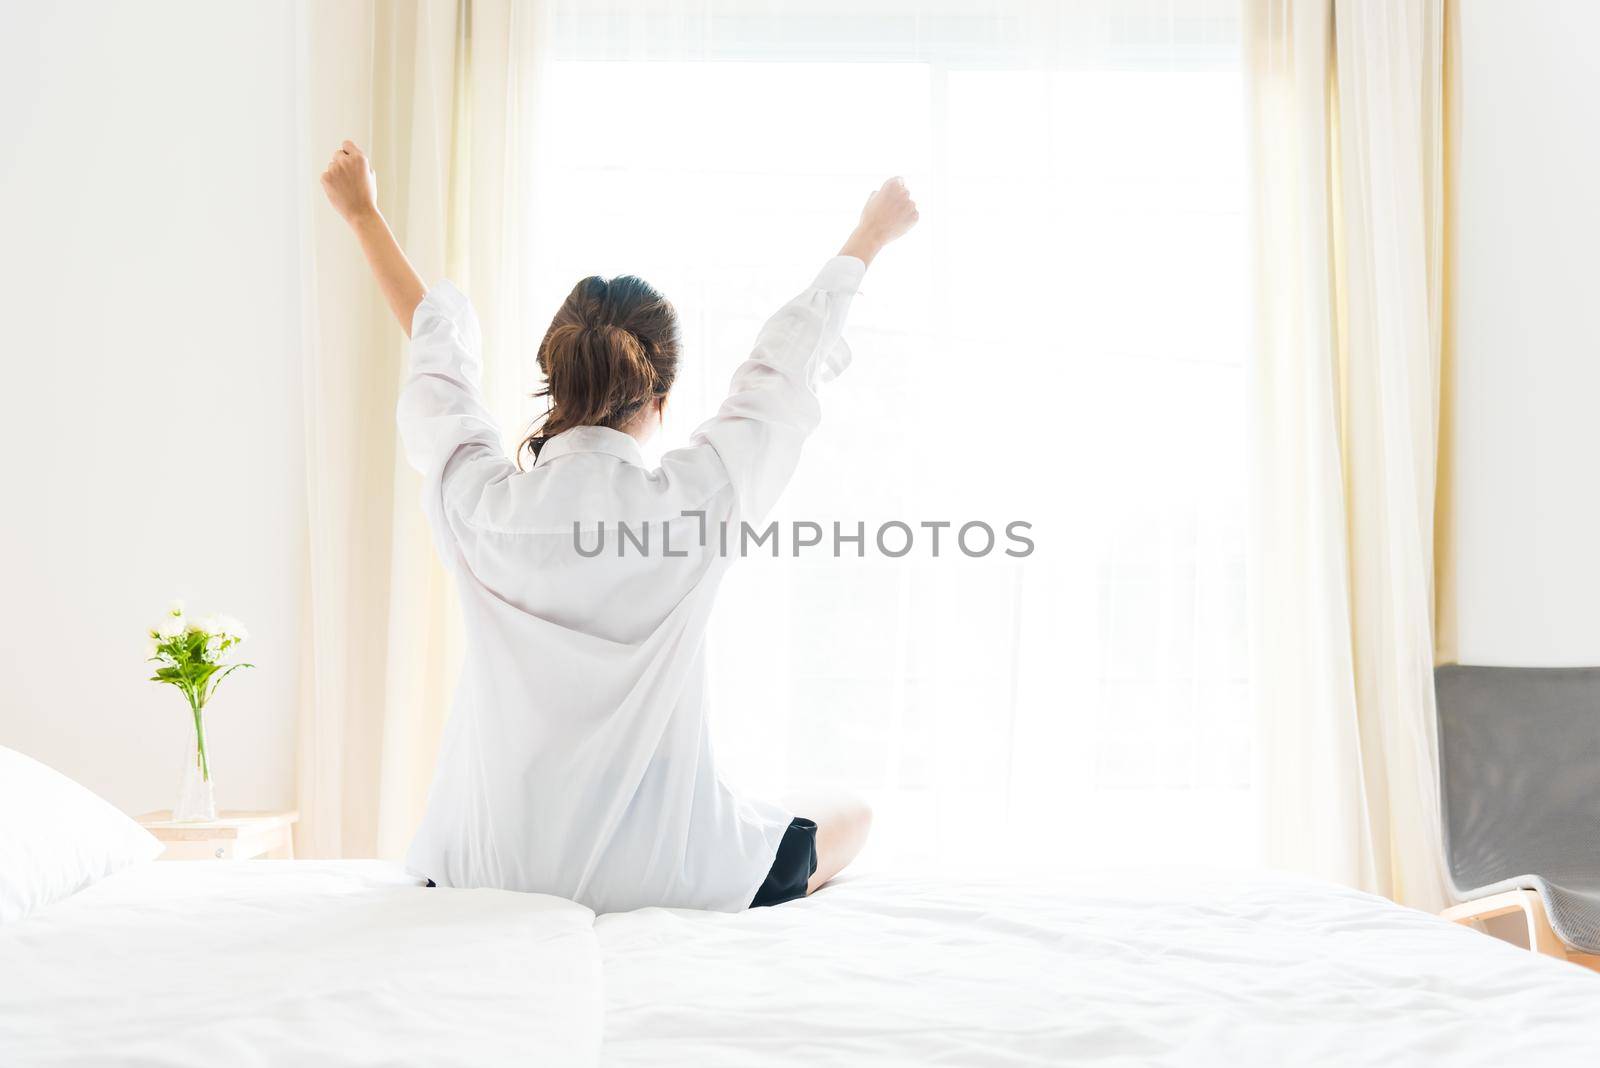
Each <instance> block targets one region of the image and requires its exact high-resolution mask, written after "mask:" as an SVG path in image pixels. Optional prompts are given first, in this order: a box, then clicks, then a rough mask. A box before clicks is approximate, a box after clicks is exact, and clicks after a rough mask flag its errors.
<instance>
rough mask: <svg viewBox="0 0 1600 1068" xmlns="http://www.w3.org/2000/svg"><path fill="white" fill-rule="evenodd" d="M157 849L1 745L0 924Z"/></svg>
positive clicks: (58, 777)
mask: <svg viewBox="0 0 1600 1068" xmlns="http://www.w3.org/2000/svg"><path fill="white" fill-rule="evenodd" d="M162 848H163V847H162V845H161V843H160V842H158V841H157V840H156V838H155V836H154V835H152V834H151V833H150V832H149V831H147V830H145V829H144V828H143V827H141V826H139V825H138V824H137V823H135V822H134V821H133V820H131V819H129V818H128V817H127V816H125V815H124V814H123V813H121V812H120V811H118V810H117V809H115V808H113V807H112V806H111V805H109V804H107V803H106V802H105V801H102V800H101V799H100V798H99V797H96V796H95V795H94V794H93V793H91V792H89V791H88V790H86V789H84V788H83V787H82V786H79V785H78V784H77V783H75V782H73V781H72V780H71V779H69V778H67V777H66V776H65V775H62V774H61V773H60V772H58V771H53V770H51V769H50V768H47V767H45V766H44V765H43V764H41V763H39V762H38V761H37V760H33V759H30V758H29V757H25V756H23V755H22V754H21V753H18V752H15V751H14V750H11V749H7V748H6V747H5V746H0V926H4V925H5V924H8V923H15V922H16V921H17V920H20V919H22V918H23V917H24V916H26V915H28V913H30V912H33V911H34V910H35V909H41V908H44V907H45V906H46V905H48V904H50V903H51V902H54V901H60V900H61V899H62V898H67V897H71V896H72V895H73V894H75V893H77V892H78V891H79V890H82V889H83V888H84V887H86V886H88V885H90V884H91V883H95V882H98V881H99V880H101V879H104V878H105V877H106V876H108V875H111V874H113V873H114V872H118V871H121V870H122V869H123V868H127V867H130V866H132V865H134V864H142V863H144V862H146V861H150V860H154V859H155V858H156V857H158V856H160V854H161V850H162Z"/></svg>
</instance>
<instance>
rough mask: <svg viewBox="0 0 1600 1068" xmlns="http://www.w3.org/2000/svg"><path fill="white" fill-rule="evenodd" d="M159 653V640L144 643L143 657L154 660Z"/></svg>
mask: <svg viewBox="0 0 1600 1068" xmlns="http://www.w3.org/2000/svg"><path fill="white" fill-rule="evenodd" d="M160 655H161V643H160V642H157V641H152V642H148V643H146V645H145V647H144V658H145V659H146V660H154V659H155V658H156V657H158V656H160Z"/></svg>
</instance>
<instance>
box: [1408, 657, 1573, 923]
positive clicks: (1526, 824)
mask: <svg viewBox="0 0 1600 1068" xmlns="http://www.w3.org/2000/svg"><path fill="white" fill-rule="evenodd" d="M1434 681H1435V685H1436V688H1437V692H1438V698H1439V770H1440V790H1441V802H1442V804H1443V816H1444V842H1445V859H1446V861H1447V863H1448V865H1449V868H1450V878H1451V880H1452V881H1453V882H1454V883H1455V888H1456V892H1457V893H1459V894H1460V895H1461V896H1462V897H1463V898H1468V899H1471V898H1477V897H1485V896H1487V895H1489V894H1496V893H1500V892H1502V891H1505V890H1516V889H1527V890H1537V891H1538V892H1539V894H1540V895H1541V896H1542V897H1543V898H1544V901H1545V908H1546V910H1547V911H1548V912H1549V914H1550V926H1551V927H1553V928H1554V929H1555V932H1556V934H1557V935H1559V936H1560V937H1561V938H1562V939H1563V940H1564V941H1566V942H1567V943H1568V944H1569V945H1572V946H1576V947H1577V948H1579V949H1583V950H1587V951H1588V952H1591V953H1600V668H1502V667H1467V666H1460V665H1449V666H1446V667H1441V668H1439V669H1438V670H1437V671H1436V672H1435V676H1434Z"/></svg>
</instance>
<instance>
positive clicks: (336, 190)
mask: <svg viewBox="0 0 1600 1068" xmlns="http://www.w3.org/2000/svg"><path fill="white" fill-rule="evenodd" d="M322 191H323V192H324V193H326V194H328V203H330V204H332V205H333V208H334V210H335V211H337V212H338V213H339V214H340V215H342V216H344V217H345V219H346V220H350V221H353V220H355V219H357V218H359V217H361V216H363V215H366V214H368V213H372V212H376V211H377V210H378V176H377V175H376V174H375V173H373V170H372V165H371V164H369V163H368V162H367V154H366V153H365V152H363V151H361V149H360V147H359V146H357V145H356V143H355V142H354V141H346V142H345V143H344V144H342V145H340V146H339V150H338V151H337V152H335V153H334V154H333V159H332V160H331V161H330V162H329V163H328V169H327V170H325V171H323V172H322Z"/></svg>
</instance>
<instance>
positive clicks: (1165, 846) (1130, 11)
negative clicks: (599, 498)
mask: <svg viewBox="0 0 1600 1068" xmlns="http://www.w3.org/2000/svg"><path fill="white" fill-rule="evenodd" d="M754 10H755V12H756V13H754V14H751V13H749V12H750V11H751V5H726V4H710V5H707V4H692V5H672V4H646V3H631V4H630V3H613V4H610V5H588V4H576V3H573V4H570V5H567V6H565V7H562V8H559V9H558V12H557V15H556V35H557V41H558V51H557V56H556V59H555V61H554V64H553V69H552V70H551V72H550V74H551V78H550V84H549V87H548V92H547V94H546V102H547V108H546V115H545V117H544V119H543V122H544V127H543V129H544V131H545V133H544V134H543V135H542V137H543V140H544V144H545V150H544V153H543V159H544V163H545V166H547V167H548V171H549V173H548V175H547V180H546V182H545V188H546V189H547V190H548V194H547V196H546V197H545V198H543V199H544V208H545V209H546V210H545V211H544V216H545V218H543V220H542V222H541V224H540V227H539V235H540V236H539V240H540V242H541V248H540V249H539V250H538V255H537V256H536V257H535V260H536V262H540V263H542V264H544V265H545V273H544V276H542V277H541V278H540V279H539V283H538V287H537V295H536V299H538V300H541V301H543V302H544V303H545V304H547V305H548V306H549V307H550V308H551V309H552V310H553V309H554V308H555V306H556V304H557V303H558V302H559V301H560V299H561V297H562V296H563V295H564V294H565V292H566V290H567V288H569V287H570V285H571V284H572V282H573V281H575V280H576V279H577V278H579V277H582V276H583V275H586V274H594V273H599V274H622V273H631V274H639V275H641V276H643V277H645V278H648V279H649V280H650V281H651V282H653V283H654V284H656V285H657V286H659V287H660V288H661V289H662V290H663V291H664V292H666V293H667V294H668V296H669V297H671V298H672V299H673V300H674V302H675V303H676V304H677V306H678V308H679V310H680V312H681V314H682V315H683V318H684V327H685V340H686V343H687V344H686V351H687V353H688V354H689V358H688V360H687V361H686V366H684V367H683V369H682V370H681V372H680V378H679V383H678V385H677V387H676V389H675V391H674V395H673V398H672V400H671V403H670V404H669V408H668V434H667V438H668V443H669V444H675V443H678V442H681V441H682V440H683V439H684V438H685V437H686V436H687V434H688V433H689V431H690V430H692V429H693V427H694V425H695V424H697V423H698V422H699V421H700V420H701V419H702V418H704V417H705V416H707V415H708V414H710V413H711V412H712V411H713V410H714V409H715V407H716V405H717V403H718V402H719V401H720V400H721V397H722V394H723V390H724V388H725V386H726V383H727V381H728V376H729V374H730V373H731V371H732V369H733V367H734V366H735V365H736V364H737V363H738V362H739V361H740V360H742V359H743V358H744V356H745V354H746V353H747V351H748V348H749V345H750V342H751V340H752V339H753V337H754V335H755V333H756V330H757V329H758V327H759V325H760V323H761V322H762V321H763V320H764V319H765V318H766V316H767V315H768V314H770V313H771V312H772V311H773V310H774V309H776V308H777V307H778V306H779V305H780V304H781V303H782V302H783V301H784V300H786V299H787V298H788V297H790V296H792V295H793V293H795V292H797V291H798V290H799V289H800V288H801V287H802V286H803V285H804V284H805V282H806V281H807V280H808V279H809V277H810V275H811V273H812V272H814V271H815V270H816V268H817V267H818V266H820V264H821V262H822V261H823V260H824V259H825V258H826V257H827V256H829V255H831V254H832V253H833V252H834V251H835V249H836V248H837V247H838V244H839V243H840V242H841V241H842V240H843V238H844V236H845V234H846V231H847V230H848V223H849V220H851V219H852V218H853V216H854V213H855V212H856V211H857V210H858V209H859V207H860V204H861V202H862V201H863V199H864V198H865V196H866V194H867V193H868V192H869V191H870V190H871V189H872V188H873V187H875V186H876V184H877V183H878V182H879V181H880V180H881V179H882V178H883V177H884V176H886V175H888V174H895V173H900V174H904V175H905V176H906V177H907V179H908V180H909V181H910V182H911V184H912V187H913V190H914V192H915V193H916V195H917V196H918V199H919V202H920V203H921V204H922V205H923V208H924V211H923V216H924V222H923V224H922V226H921V227H919V229H918V230H917V231H916V232H914V233H913V234H912V235H911V236H910V237H909V238H908V239H907V240H906V241H905V242H904V243H903V245H902V246H897V247H895V248H892V249H891V250H889V251H888V252H887V253H886V254H885V256H884V258H883V259H882V260H881V261H880V262H879V264H877V265H876V266H874V268H873V269H872V270H871V271H870V272H869V275H868V278H867V280H866V283H865V286H864V288H863V294H862V297H861V298H860V299H859V300H858V301H857V303H856V306H855V308H854V310H853V312H852V321H851V325H850V328H849V331H848V334H847V336H848V337H849V339H850V342H851V345H852V348H853V349H854V351H855V353H856V362H855V364H854V366H853V367H852V368H851V370H850V371H849V373H848V375H847V376H846V377H845V378H844V379H842V380H841V381H840V382H838V383H835V384H833V386H832V387H830V388H828V389H827V391H826V393H825V395H824V413H825V414H824V425H823V428H822V429H821V431H820V432H819V433H818V435H817V436H816V438H815V439H814V440H813V442H812V443H811V444H810V445H809V446H808V452H807V456H806V460H805V462H804V464H803V466H802V469H801V471H800V474H799V476H798V477H797V478H796V480H795V482H794V484H793V485H792V487H791V489H790V491H789V493H788V494H787V496H786V498H785V500H784V501H783V503H782V505H781V506H780V510H781V515H780V516H779V518H780V519H782V520H783V521H784V522H785V523H787V522H790V521H792V520H796V519H804V520H811V521H815V522H818V523H821V524H822V525H823V527H824V529H825V530H831V524H832V523H833V522H835V521H838V522H840V523H841V524H843V525H844V527H845V528H846V530H847V531H853V530H854V528H855V525H856V524H857V523H858V522H861V523H865V525H866V529H867V531H868V535H869V541H870V537H871V532H873V531H875V530H876V529H877V528H878V526H879V525H880V524H881V523H883V522H886V521H889V520H899V521H902V522H905V523H907V524H909V525H911V526H912V527H913V528H915V529H916V532H917V543H916V549H915V551H913V552H912V553H911V554H910V555H908V556H906V557H904V558H902V559H887V558H884V557H883V556H881V555H879V554H877V553H875V552H873V551H872V550H871V548H870V545H869V548H868V555H867V556H866V558H864V559H857V558H855V557H853V556H845V557H844V558H839V559H836V558H834V557H833V556H832V555H831V554H830V553H829V552H826V551H823V552H819V553H817V554H814V555H809V556H805V555H803V556H801V557H800V558H798V559H796V558H793V557H789V556H787V555H785V557H783V558H780V559H776V560H774V559H770V558H755V559H751V560H748V561H746V562H744V563H742V564H741V565H739V566H738V567H736V568H735V569H733V571H732V572H731V574H730V577H729V580H728V583H727V584H726V586H725V588H724V592H723V596H722V599H721V602H720V603H719V606H718V610H717V611H718V619H717V622H716V624H715V625H714V627H713V631H712V636H711V642H712V644H711V650H710V654H711V672H712V686H713V693H714V706H715V711H714V713H713V715H714V730H715V739H716V743H717V746H718V750H719V756H720V758H721V760H722V763H723V765H724V768H725V773H726V774H728V775H729V777H730V778H733V779H735V780H737V781H739V782H740V783H741V784H742V785H744V786H745V787H746V788H747V789H750V790H753V791H758V792H762V793H771V792H775V791H776V790H779V789H782V788H786V787H790V786H800V785H804V784H805V783H807V782H813V781H819V780H825V781H836V782H842V783H845V784H847V785H851V786H854V787H856V788H858V789H860V790H861V791H862V792H864V793H866V794H867V795H868V796H870V797H872V798H873V799H874V800H875V801H876V804H877V808H878V813H879V819H878V826H877V830H876V831H875V832H874V834H875V840H874V843H873V845H872V847H871V851H872V855H876V856H877V857H878V858H880V859H884V858H889V857H894V858H897V859H902V860H903V859H906V858H919V857H927V858H933V857H937V858H938V859H939V861H940V863H942V864H948V863H951V862H952V861H954V860H955V859H956V858H967V859H972V860H978V861H982V860H985V859H993V857H995V856H999V857H1004V858H1005V859H1007V860H1010V861H1013V862H1015V861H1017V860H1018V859H1024V860H1035V861H1038V862H1040V863H1046V864H1049V863H1056V862H1062V861H1070V860H1083V861H1090V862H1116V861H1126V860H1137V859H1152V858H1158V857H1159V858H1163V859H1185V858H1190V859H1194V858H1199V857H1202V856H1203V857H1205V858H1207V859H1210V860H1214V861H1228V860H1236V861H1240V862H1245V861H1248V860H1250V859H1253V855H1254V854H1253V850H1254V831H1253V823H1252V818H1251V816H1250V812H1251V809H1250V805H1249V786H1250V770H1249V751H1248V750H1249V730H1248V721H1247V701H1246V685H1247V679H1246V677H1245V671H1246V667H1245V649H1244V644H1245V630H1244V626H1245V624H1244V610H1243V606H1244V570H1243V569H1244V563H1243V561H1244V551H1243V541H1244V529H1245V523H1244V520H1245V516H1244V510H1245V507H1246V499H1245V484H1246V481H1245V476H1246V470H1247V464H1248V457H1247V455H1246V449H1247V442H1246V439H1245V436H1244V431H1243V423H1244V400H1245V397H1244V376H1243V358H1244V352H1245V345H1246V337H1245V323H1246V315H1245V311H1246V309H1245V300H1246V279H1245V267H1244V239H1243V219H1242V210H1243V190H1244V180H1245V169H1244V152H1243V123H1244V111H1243V101H1242V95H1241V82H1240V75H1239V72H1238V68H1237V59H1238V57H1237V32H1238V31H1237V17H1236V12H1235V11H1234V9H1233V6H1232V5H1231V4H1226V3H1214V2H1213V3H1202V2H1177V0H1173V2H1162V3H1148V4H1137V3H1135V4H1129V3H1116V4H1111V3H1098V4H1061V5H1056V4H1048V3H1033V4H1006V3H987V4H955V3H949V4H939V5H932V6H930V5H913V4H897V3H880V4H873V3H866V4H859V3H858V4H852V5H849V6H844V5H839V6H838V9H837V10H835V11H830V10H829V9H828V5H825V4H811V5H806V6H800V5H791V4H778V3H774V4H765V5H755V6H754ZM529 351H530V352H531V351H532V349H531V346H530V347H529ZM530 373H531V369H530ZM970 520H982V521H986V522H988V523H989V524H990V525H991V526H992V527H994V528H995V529H996V530H997V531H1002V532H1003V531H1004V528H1005V526H1006V524H1008V523H1010V522H1012V521H1017V520H1021V521H1025V522H1028V523H1030V524H1031V525H1032V526H1031V530H1030V531H1029V536H1030V537H1031V538H1032V539H1033V541H1034V543H1035V546H1036V548H1035V551H1034V552H1033V554H1032V555H1031V556H1028V557H1026V558H1023V559H1013V558H1010V557H1007V556H1004V555H1003V554H1002V553H1000V552H995V553H991V554H990V555H988V556H985V557H983V558H981V559H969V558H967V557H965V556H963V555H962V554H961V553H960V552H958V551H955V549H954V547H953V544H952V538H953V533H954V532H953V530H946V531H944V532H943V536H942V544H941V552H940V555H939V556H938V557H934V556H933V555H932V553H931V544H930V542H929V538H928V534H929V533H930V532H929V531H928V529H927V528H923V527H920V526H919V524H921V523H923V522H925V521H952V522H954V523H955V524H956V525H960V524H961V523H963V522H966V521H970ZM1002 538H1003V534H1002ZM752 618H759V619H760V620H761V626H760V627H759V628H756V627H751V626H749V625H748V623H747V621H748V620H750V619H752Z"/></svg>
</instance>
